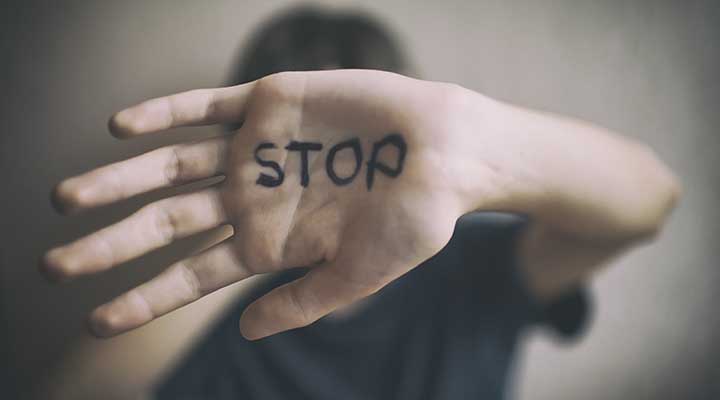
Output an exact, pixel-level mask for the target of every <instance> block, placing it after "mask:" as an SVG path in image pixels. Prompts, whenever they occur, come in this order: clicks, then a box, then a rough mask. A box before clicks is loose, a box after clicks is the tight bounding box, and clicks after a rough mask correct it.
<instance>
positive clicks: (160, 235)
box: [44, 70, 492, 339]
mask: <svg viewBox="0 0 720 400" xmlns="http://www.w3.org/2000/svg"><path fill="white" fill-rule="evenodd" d="M461 90H462V89H459V88H457V87H455V86H452V85H447V84H441V83H434V82H426V81H419V80H415V79H411V78H407V77H403V76H400V75H396V74H391V73H385V72H378V71H352V70H345V71H324V72H292V73H281V74H276V75H271V76H269V77H266V78H263V79H260V80H258V81H255V82H251V83H248V84H244V85H239V86H234V87H227V88H219V89H205V90H194V91H189V92H185V93H180V94H176V95H172V96H168V97H163V98H158V99H153V100H149V101H146V102H143V103H141V104H139V105H136V106H133V107H130V108H128V109H126V110H123V111H121V112H119V113H117V114H116V115H115V116H114V117H113V118H112V119H111V122H110V128H111V131H112V132H113V134H114V135H116V136H118V137H123V138H129V137H134V136H139V135H145V134H149V133H153V132H160V131H165V130H168V129H171V128H174V127H179V126H190V125H211V124H221V123H241V127H240V128H239V129H238V130H237V131H236V132H234V134H232V135H229V136H225V137H218V138H213V139H209V140H204V141H200V142H195V143H188V144H179V145H172V146H169V147H164V148H160V149H157V150H154V151H151V152H149V153H146V154H143V155H140V156H138V157H135V158H132V159H129V160H125V161H121V162H118V163H115V164H111V165H108V166H105V167H102V168H99V169H96V170H94V171H91V172H88V173H86V174H83V175H80V176H77V177H73V178H70V179H67V180H65V181H63V182H62V183H60V184H59V185H58V187H57V189H56V191H55V193H54V198H55V201H56V203H57V205H58V206H59V208H60V209H61V210H63V211H65V212H69V213H72V212H75V211H80V210H83V209H88V208H93V207H97V206H101V205H105V204H110V203H113V202H117V201H119V200H122V199H125V198H128V197H131V196H135V195H138V194H141V193H145V192H148V191H151V190H153V189H158V188H162V187H168V186H174V185H179V184H184V183H188V182H191V181H195V180H201V179H204V178H208V177H211V176H216V175H225V176H226V179H225V180H224V181H223V182H222V183H220V184H218V185H216V186H214V187H211V188H207V189H203V190H200V191H197V192H194V193H189V194H183V195H179V196H175V197H171V198H167V199H164V200H160V201H157V202H155V203H152V204H149V205H147V206H145V207H143V208H142V209H140V210H139V211H137V212H136V213H134V214H133V215H131V216H129V217H128V218H126V219H124V220H122V221H120V222H118V223H116V224H114V225H111V226H108V227H106V228H104V229H101V230H99V231H97V232H94V233H92V234H90V235H88V236H86V237H84V238H81V239H79V240H77V241H75V242H72V243H70V244H67V245H64V246H61V247H58V248H55V249H53V250H51V251H49V252H48V253H47V254H46V257H45V259H44V269H45V271H46V273H47V274H48V275H49V276H51V277H53V278H55V279H59V280H63V279H69V278H74V277H78V276H80V275H85V274H91V273H97V272H100V271H103V270H107V269H109V268H113V267H115V266H117V265H119V264H121V263H123V262H125V261H128V260H130V259H133V258H136V257H138V256H141V255H143V254H144V253H147V252H149V251H151V250H153V249H156V248H159V247H162V246H165V245H168V244H170V243H171V242H173V241H174V240H176V239H178V238H181V237H185V236H188V235H191V234H194V233H197V232H201V231H205V230H208V229H211V228H214V227H217V226H220V225H231V226H232V227H233V231H234V234H233V236H232V237H231V238H230V239H228V240H226V241H224V242H222V243H220V244H218V245H215V246H214V247H211V248H209V249H206V250H205V251H203V252H201V253H199V254H197V255H195V256H192V257H190V258H187V259H185V260H182V261H179V262H177V263H175V264H173V265H172V266H170V267H169V268H168V269H167V270H166V271H164V272H163V273H161V274H160V275H159V276H157V277H155V278H153V279H151V280H150V281H148V282H145V283H143V284H141V285H140V286H138V287H136V288H134V289H132V290H130V291H128V292H127V293H125V294H123V295H121V296H120V297H118V298H116V299H114V300H112V301H110V302H109V303H107V304H104V305H102V306H100V307H98V308H97V309H96V310H95V311H94V312H93V313H92V315H91V318H90V325H91V328H92V330H93V331H94V333H95V334H97V335H99V336H111V335H115V334H118V333H121V332H123V331H127V330H129V329H133V328H136V327H138V326H140V325H143V324H145V323H147V322H149V321H151V320H152V319H154V318H157V317H159V316H161V315H163V314H166V313H168V312H170V311H173V310H175V309H177V308H179V307H181V306H183V305H185V304H188V303H190V302H192V301H195V300H197V299H199V298H201V297H203V296H205V295H206V294H208V293H210V292H212V291H214V290H217V289H219V288H222V287H224V286H227V285H230V284H233V283H235V282H238V281H241V280H243V279H245V278H247V277H250V276H253V275H256V274H263V273H268V272H273V271H279V270H284V269H289V268H294V267H309V268H310V269H309V272H308V273H307V274H306V275H305V276H303V277H302V278H299V279H298V280H296V281H293V282H290V283H288V284H286V285H284V286H281V287H278V288H276V289H274V290H273V291H271V292H270V293H268V294H266V295H265V296H263V297H261V298H260V299H258V300H257V301H256V302H254V303H253V304H251V305H250V306H249V307H248V308H247V309H246V311H245V313H244V314H243V316H242V318H241V322H240V328H241V331H242V333H243V335H244V336H246V337H247V338H249V339H258V338H262V337H265V336H268V335H272V334H274V333H278V332H281V331H285V330H288V329H292V328H297V327H301V326H305V325H308V324H310V323H312V322H314V321H315V320H317V319H319V318H321V317H323V316H324V315H326V314H328V313H330V312H332V311H334V310H336V309H338V308H340V307H343V306H346V305H349V304H351V303H353V302H355V301H357V300H359V299H361V298H364V297H366V296H368V295H371V294H372V293H374V292H376V291H377V290H379V289H380V288H382V287H383V286H384V285H386V284H388V283H389V282H391V281H392V280H394V279H396V278H398V277H399V276H401V275H402V274H404V273H406V272H408V271H409V270H411V269H412V268H414V267H415V266H417V265H418V264H420V263H421V262H423V261H424V260H426V259H428V258H429V257H431V256H432V255H434V254H435V253H437V252H438V251H439V250H440V249H441V248H442V247H443V246H444V245H445V244H446V243H447V241H448V240H449V239H450V237H451V235H452V231H453V227H454V225H455V221H456V219H457V218H458V217H459V216H460V215H462V214H463V213H465V212H467V211H469V210H471V209H472V208H474V207H475V206H476V204H472V203H471V202H470V201H468V196H467V194H468V192H470V191H473V190H474V188H470V187H469V183H468V180H467V178H464V175H465V174H470V173H472V174H474V175H475V176H474V179H473V180H476V179H477V173H476V172H477V171H475V170H473V171H474V172H471V170H472V168H470V156H471V155H470V154H469V152H463V151H462V150H461V147H462V146H461V145H458V144H461V143H463V141H462V139H459V138H458V137H457V136H458V131H465V130H466V129H465V127H464V126H463V124H462V122H459V121H461V119H460V118H458V115H459V114H458V111H457V110H459V109H462V108H463V107H464V106H465V105H464V104H462V103H463V100H461V99H462V96H458V95H457V94H458V92H459V91H461ZM466 155H467V157H466ZM488 178H490V177H489V176H488ZM490 181H492V179H490Z"/></svg>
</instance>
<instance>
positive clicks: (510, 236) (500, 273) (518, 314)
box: [455, 212, 591, 339]
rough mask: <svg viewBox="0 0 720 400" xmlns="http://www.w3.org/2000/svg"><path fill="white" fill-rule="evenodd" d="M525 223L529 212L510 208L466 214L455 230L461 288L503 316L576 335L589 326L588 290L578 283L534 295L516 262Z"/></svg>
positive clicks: (458, 288) (522, 322) (478, 301)
mask: <svg viewBox="0 0 720 400" xmlns="http://www.w3.org/2000/svg"><path fill="white" fill-rule="evenodd" d="M526 225H527V219H526V218H524V217H522V216H518V215H514V214H507V213H494V212H476V213H471V214H468V215H466V216H464V217H462V218H461V219H460V220H459V221H458V223H457V226H456V230H455V236H456V239H458V245H459V252H460V254H461V258H462V261H461V265H460V270H461V272H460V274H458V275H460V276H461V277H462V278H461V279H459V280H458V284H457V290H465V291H468V292H469V293H468V296H469V298H471V299H472V301H475V302H477V303H478V304H481V303H482V304H488V303H490V304H493V305H494V306H495V310H497V311H496V312H502V313H503V315H502V316H501V317H502V318H506V319H508V320H511V321H514V322H516V323H517V324H519V325H523V326H530V325H540V326H543V327H547V328H549V329H551V330H552V331H553V332H554V333H556V334H558V335H559V336H561V337H563V338H567V339H571V338H575V337H578V336H579V335H580V334H581V333H582V332H583V331H584V330H585V329H586V328H587V326H588V321H589V315H590V312H591V303H590V296H589V294H588V291H587V289H586V288H585V287H583V286H579V287H577V288H573V289H571V290H568V291H567V292H566V293H564V294H563V295H561V296H559V297H558V298H557V299H555V300H554V301H552V302H550V303H541V302H539V301H538V300H537V299H536V298H535V296H534V295H533V294H532V293H531V292H530V289H529V286H528V284H527V283H528V282H527V279H526V276H525V274H524V273H523V270H522V269H521V268H520V267H519V265H518V262H517V244H518V239H519V237H520V234H521V233H522V232H523V231H524V229H525V227H526ZM485 309H487V308H483V310H485Z"/></svg>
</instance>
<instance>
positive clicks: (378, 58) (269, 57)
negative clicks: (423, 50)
mask: <svg viewBox="0 0 720 400" xmlns="http://www.w3.org/2000/svg"><path fill="white" fill-rule="evenodd" d="M236 65H237V66H236V67H235V68H234V69H233V71H232V76H231V82H230V84H233V85H234V84H239V83H244V82H249V81H253V80H255V79H258V78H261V77H263V76H265V75H269V74H273V73H276V72H282V71H308V70H318V69H345V68H360V69H378V70H384V71H391V72H401V73H402V72H407V70H408V65H407V64H406V60H405V57H404V55H403V52H402V51H401V49H400V46H399V45H398V43H397V42H396V40H395V38H394V37H393V36H392V35H391V34H390V33H389V32H388V31H387V30H386V29H385V28H384V27H383V26H382V25H381V24H380V23H379V22H377V21H376V20H374V19H373V18H371V17H369V16H367V15H364V14H359V13H356V12H352V13H348V12H346V13H338V12H330V11H325V10H322V9H319V8H316V7H308V6H304V7H301V8H297V9H293V10H291V11H289V12H285V13H283V14H281V15H279V16H277V17H275V18H273V19H271V20H270V21H268V22H267V23H265V24H263V25H262V26H261V28H260V29H259V30H258V31H257V32H256V33H255V34H254V35H252V37H251V39H250V42H249V43H248V44H247V46H246V47H245V50H244V51H242V52H241V54H240V57H239V60H238V62H237V63H236Z"/></svg>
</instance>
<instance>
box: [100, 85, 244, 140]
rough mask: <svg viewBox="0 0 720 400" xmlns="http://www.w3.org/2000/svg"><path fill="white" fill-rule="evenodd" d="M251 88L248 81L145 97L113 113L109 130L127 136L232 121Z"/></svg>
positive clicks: (242, 106) (237, 114) (240, 112)
mask: <svg viewBox="0 0 720 400" xmlns="http://www.w3.org/2000/svg"><path fill="white" fill-rule="evenodd" d="M252 87H253V83H252V82H250V83H246V84H243V85H237V86H230V87H224V88H216V89H196V90H190V91H188V92H183V93H178V94H173V95H170V96H165V97H158V98H155V99H152V100H147V101H144V102H142V103H140V104H138V105H135V106H132V107H130V108H126V109H124V110H122V111H120V112H118V113H117V114H115V115H113V116H112V118H111V119H110V122H109V128H110V132H111V133H112V134H113V135H115V136H117V137H120V138H128V137H133V136H138V135H143V134H146V133H152V132H158V131H163V130H166V129H170V128H175V127H180V126H193V125H211V124H218V123H229V122H236V121H239V120H241V119H242V116H243V113H244V111H245V106H246V104H247V100H248V98H249V97H250V92H251V90H252Z"/></svg>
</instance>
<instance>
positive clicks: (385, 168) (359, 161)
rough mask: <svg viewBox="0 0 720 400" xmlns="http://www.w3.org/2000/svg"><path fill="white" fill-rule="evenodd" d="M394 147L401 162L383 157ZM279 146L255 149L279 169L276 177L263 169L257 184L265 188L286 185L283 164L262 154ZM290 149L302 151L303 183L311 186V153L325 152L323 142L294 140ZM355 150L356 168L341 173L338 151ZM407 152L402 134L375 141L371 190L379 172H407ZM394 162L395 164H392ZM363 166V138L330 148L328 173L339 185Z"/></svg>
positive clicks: (268, 165)
mask: <svg viewBox="0 0 720 400" xmlns="http://www.w3.org/2000/svg"><path fill="white" fill-rule="evenodd" d="M388 146H392V147H395V148H396V149H397V161H396V162H395V163H394V166H391V165H389V164H388V163H385V162H382V161H380V160H379V157H380V152H381V151H382V150H383V148H385V147H388ZM276 148H277V146H276V145H275V144H274V143H270V142H263V143H260V144H259V145H258V146H257V147H256V148H255V161H256V162H257V163H258V164H259V165H260V166H262V167H266V168H270V169H272V170H273V171H275V176H273V175H269V174H266V173H263V172H261V173H260V176H259V177H258V178H257V180H256V181H255V183H256V184H258V185H260V186H265V187H276V186H280V185H282V183H283V181H284V180H285V172H284V171H283V169H282V167H281V166H280V164H278V163H277V162H275V161H271V160H265V159H263V158H261V157H260V152H261V151H262V150H265V149H276ZM285 149H286V150H287V151H297V152H298V153H300V184H301V185H302V186H303V187H307V186H308V185H309V184H310V171H309V168H310V166H309V165H308V164H309V155H308V154H309V153H310V152H311V151H321V150H322V149H323V145H322V144H321V143H315V142H298V141H295V140H293V141H291V142H290V143H288V145H287V146H285ZM346 149H349V150H352V152H353V156H354V157H355V169H353V171H352V173H351V174H350V175H348V176H344V177H342V176H339V175H338V174H337V172H336V171H335V158H336V157H337V154H338V153H339V152H341V151H343V150H346ZM406 154H407V144H406V143H405V139H403V137H402V135H400V134H398V133H391V134H389V135H387V136H385V137H384V138H382V140H380V141H379V142H375V143H373V146H372V151H371V153H370V159H369V160H368V162H367V163H366V165H367V177H366V178H367V179H366V184H367V190H368V191H370V190H372V187H373V184H374V182H375V171H379V172H381V173H383V174H384V175H386V176H388V177H390V178H397V177H398V176H399V175H400V174H401V173H402V171H403V167H404V165H405V156H406ZM391 164H393V163H391ZM362 166H363V151H362V145H361V144H360V139H358V138H352V139H348V140H346V141H343V142H340V143H338V144H336V145H334V146H333V147H331V148H330V151H328V154H327V157H326V158H325V172H326V173H327V176H328V178H330V180H331V181H332V182H333V183H334V184H336V185H338V186H345V185H349V184H350V183H352V182H353V181H354V180H355V178H356V177H357V176H358V174H360V170H361V169H362Z"/></svg>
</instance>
